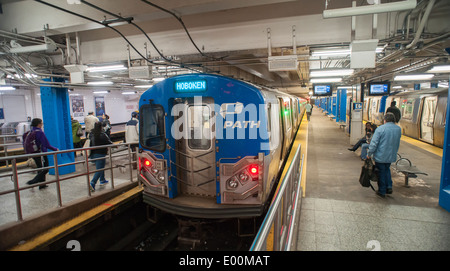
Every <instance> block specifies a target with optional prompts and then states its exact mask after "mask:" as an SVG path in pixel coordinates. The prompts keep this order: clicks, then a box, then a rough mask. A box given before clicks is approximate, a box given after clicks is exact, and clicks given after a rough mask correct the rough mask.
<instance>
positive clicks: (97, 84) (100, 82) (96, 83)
mask: <svg viewBox="0 0 450 271" xmlns="http://www.w3.org/2000/svg"><path fill="white" fill-rule="evenodd" d="M87 84H88V85H92V86H100V85H112V84H113V82H111V81H92V82H88V83H87Z"/></svg>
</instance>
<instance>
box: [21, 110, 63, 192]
mask: <svg viewBox="0 0 450 271" xmlns="http://www.w3.org/2000/svg"><path fill="white" fill-rule="evenodd" d="M43 126H44V122H43V121H42V119H40V118H35V119H33V120H32V121H31V131H30V132H29V133H28V134H27V135H26V136H25V135H24V137H25V138H24V141H23V144H24V149H25V152H26V153H38V152H47V150H48V149H50V150H52V151H58V148H56V147H53V146H52V145H50V142H48V139H47V137H46V136H45V134H44V131H42V127H43ZM33 140H34V143H33V142H32V141H33ZM31 144H32V145H34V147H33V148H35V150H34V151H29V147H28V146H29V145H31ZM33 160H34V162H35V163H36V167H37V168H42V167H48V157H47V155H43V156H37V157H33ZM42 161H43V162H44V163H42ZM47 173H48V169H42V170H39V171H38V173H37V174H36V176H35V177H34V178H33V179H32V180H30V181H28V182H27V184H28V185H32V184H35V183H42V182H45V176H46V175H47ZM46 187H47V185H40V186H39V189H42V188H46Z"/></svg>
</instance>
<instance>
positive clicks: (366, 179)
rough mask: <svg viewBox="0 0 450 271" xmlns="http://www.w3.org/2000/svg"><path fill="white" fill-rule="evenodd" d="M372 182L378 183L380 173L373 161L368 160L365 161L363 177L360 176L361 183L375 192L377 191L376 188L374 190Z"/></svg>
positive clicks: (362, 170) (362, 171)
mask: <svg viewBox="0 0 450 271" xmlns="http://www.w3.org/2000/svg"><path fill="white" fill-rule="evenodd" d="M370 181H372V182H378V172H377V171H376V168H375V165H374V164H373V162H372V159H366V160H365V161H364V165H363V166H362V168H361V175H360V176H359V183H360V184H361V185H362V186H363V187H370V188H372V190H373V191H375V188H373V186H372V184H371V183H370Z"/></svg>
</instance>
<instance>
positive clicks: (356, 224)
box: [297, 107, 450, 251]
mask: <svg viewBox="0 0 450 271" xmlns="http://www.w3.org/2000/svg"><path fill="white" fill-rule="evenodd" d="M349 141H350V140H349V137H348V135H347V134H346V133H345V132H344V131H343V130H342V129H340V128H339V125H338V124H337V123H336V122H335V121H334V120H330V119H329V118H328V117H327V116H325V115H324V114H323V113H322V112H321V111H320V110H319V109H318V108H317V107H314V109H313V114H312V116H311V121H310V122H309V123H308V145H307V146H308V151H307V177H306V185H305V187H306V190H305V195H306V196H305V197H304V198H303V199H302V207H301V213H300V225H299V235H298V243H297V249H298V250H302V251H323V250H327V251H329V250H331V251H348V250H352V251H361V250H362V251H364V250H371V249H373V248H372V246H369V248H367V246H368V242H370V241H372V240H373V241H372V242H371V243H375V244H379V246H378V247H377V248H379V249H380V250H382V251H392V250H394V251H413V250H420V251H429V250H439V251H440V250H447V251H448V250H450V213H449V212H447V211H446V210H444V209H443V208H442V207H440V206H439V205H438V198H439V184H440V173H441V164H442V158H441V157H439V156H437V155H435V154H431V153H429V152H427V151H425V150H422V149H420V148H419V147H417V146H415V145H414V144H409V143H405V142H403V141H402V142H401V143H400V149H399V153H400V154H401V155H402V157H407V158H409V159H411V161H412V163H413V164H414V165H417V166H418V167H419V168H420V169H422V170H424V171H425V172H426V173H427V174H428V175H427V176H423V175H420V176H419V177H418V178H410V183H409V184H410V187H408V188H407V187H405V185H404V177H403V175H402V174H400V173H397V172H395V171H394V170H391V172H392V179H393V183H394V184H393V190H394V192H393V194H392V195H389V196H388V197H386V198H385V199H382V198H380V197H378V196H376V195H375V193H374V192H373V191H372V189H370V188H364V187H362V186H361V185H360V184H359V181H358V180H359V175H360V172H361V166H362V162H361V159H360V158H359V150H358V151H357V152H356V153H353V152H350V151H348V150H347V148H349V147H351V145H350V142H349ZM374 187H375V189H377V188H378V187H377V185H376V184H374Z"/></svg>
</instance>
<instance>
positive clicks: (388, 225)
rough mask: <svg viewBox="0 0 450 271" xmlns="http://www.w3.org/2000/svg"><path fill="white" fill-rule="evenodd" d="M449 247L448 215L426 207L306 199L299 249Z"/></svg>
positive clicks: (427, 249)
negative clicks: (374, 245) (370, 243)
mask: <svg viewBox="0 0 450 271" xmlns="http://www.w3.org/2000/svg"><path fill="white" fill-rule="evenodd" d="M371 240H374V241H375V242H372V243H376V242H379V246H378V247H377V248H379V249H380V250H382V251H411V250H420V251H430V250H432V251H442V250H450V213H448V212H446V211H444V210H441V209H437V208H427V207H415V206H402V205H391V204H384V203H367V202H355V201H345V200H330V199H320V198H304V199H303V202H302V209H301V217H300V232H299V242H298V247H297V248H298V250H302V251H311V250H312V251H324V250H325V251H329V250H331V251H336V250H337V251H348V250H351V251H364V250H372V249H375V247H372V246H369V247H368V243H369V242H370V241H371Z"/></svg>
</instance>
